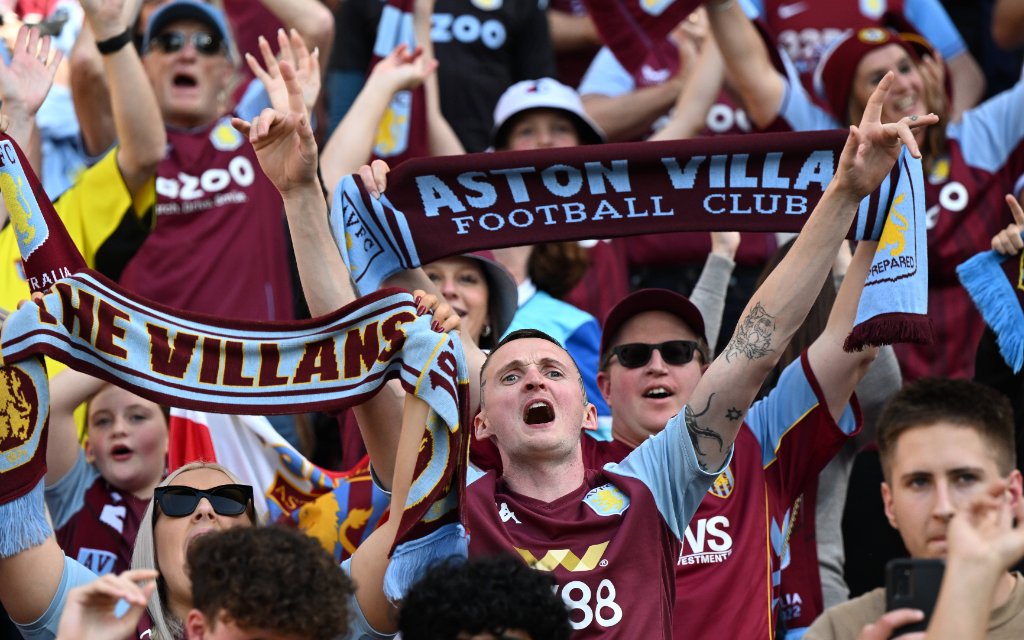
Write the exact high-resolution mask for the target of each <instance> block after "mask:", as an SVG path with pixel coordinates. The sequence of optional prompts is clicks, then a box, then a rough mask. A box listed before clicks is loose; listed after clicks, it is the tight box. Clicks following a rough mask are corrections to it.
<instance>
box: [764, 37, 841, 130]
mask: <svg viewBox="0 0 1024 640" xmlns="http://www.w3.org/2000/svg"><path fill="white" fill-rule="evenodd" d="M782 62H783V64H784V65H785V67H786V75H785V76H783V78H782V82H783V85H784V88H783V91H782V103H781V104H780V105H779V116H780V117H781V118H782V119H783V120H785V121H786V123H787V124H788V125H789V126H790V127H791V128H792V129H793V130H794V131H822V130H825V129H839V128H842V125H841V124H840V123H839V122H836V119H835V118H833V117H832V116H831V115H830V114H829V113H828V112H827V111H825V110H824V109H822V108H821V107H819V106H818V105H817V104H815V102H814V99H813V98H812V97H811V96H810V94H808V93H807V89H805V88H804V85H803V83H802V82H800V80H799V75H798V74H797V71H796V67H794V66H793V63H792V62H791V61H790V60H789V57H788V56H785V55H783V56H782Z"/></svg>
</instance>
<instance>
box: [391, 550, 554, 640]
mask: <svg viewBox="0 0 1024 640" xmlns="http://www.w3.org/2000/svg"><path fill="white" fill-rule="evenodd" d="M554 586H555V580H554V578H552V577H551V575H550V574H546V573H541V572H539V571H534V570H533V569H531V568H530V567H528V566H526V564H524V563H523V560H522V559H521V558H518V557H516V556H494V557H485V558H473V559H471V560H469V561H465V560H462V559H457V558H453V559H449V560H447V561H445V562H442V563H440V564H438V565H435V566H434V567H432V568H431V569H430V570H429V571H427V573H426V574H425V575H424V576H423V577H422V578H420V580H419V581H417V582H416V584H414V585H413V586H412V588H411V589H410V590H409V594H408V595H407V596H406V598H405V600H403V601H402V606H401V609H399V611H398V629H399V630H400V631H401V632H402V638H403V639H404V640H455V638H457V637H458V635H459V633H467V634H478V633H491V634H492V635H494V636H495V637H497V638H502V637H503V634H504V633H505V632H507V631H511V630H513V629H515V630H519V631H525V632H527V633H528V634H530V637H531V638H532V639H533V640H568V638H569V635H570V633H571V632H572V629H571V627H570V626H569V611H568V609H566V607H565V604H564V603H563V602H562V599H561V598H560V597H559V596H558V595H557V594H556V593H555V592H554Z"/></svg>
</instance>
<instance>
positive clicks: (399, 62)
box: [369, 44, 437, 92]
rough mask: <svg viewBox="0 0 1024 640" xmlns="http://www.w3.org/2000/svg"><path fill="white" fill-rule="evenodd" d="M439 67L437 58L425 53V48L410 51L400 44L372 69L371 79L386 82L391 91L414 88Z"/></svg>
mask: <svg viewBox="0 0 1024 640" xmlns="http://www.w3.org/2000/svg"><path fill="white" fill-rule="evenodd" d="M436 69H437V60H435V59H434V58H428V57H427V56H424V55H423V49H421V48H420V47H416V49H414V50H412V51H409V47H408V46H406V45H405V44H400V45H398V46H397V47H395V48H394V50H392V51H391V53H389V54H388V55H386V56H385V57H383V58H381V60H380V62H378V63H377V64H375V65H374V66H373V69H372V70H371V71H370V78H369V79H370V80H372V81H377V82H384V83H386V85H387V88H388V90H389V91H392V92H395V91H404V90H407V89H414V88H416V87H418V86H420V85H421V84H423V82H424V81H425V80H426V79H427V77H428V76H430V74H432V73H434V71H435V70H436Z"/></svg>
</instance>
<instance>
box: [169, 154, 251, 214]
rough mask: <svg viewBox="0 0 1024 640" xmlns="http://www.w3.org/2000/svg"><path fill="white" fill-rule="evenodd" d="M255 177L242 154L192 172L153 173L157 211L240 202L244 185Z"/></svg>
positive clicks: (189, 210)
mask: <svg viewBox="0 0 1024 640" xmlns="http://www.w3.org/2000/svg"><path fill="white" fill-rule="evenodd" d="M255 180H256V170H255V169H254V168H253V166H252V162H251V161H250V160H249V158H247V157H245V156H235V157H234V158H232V159H231V161H230V162H229V163H228V166H227V168H226V169H222V168H220V167H214V168H211V169H207V170H205V171H203V172H202V173H201V174H200V175H198V176H194V175H192V174H189V173H185V172H184V171H181V172H179V173H178V175H177V177H174V178H171V177H165V176H157V178H156V193H157V196H159V198H158V201H157V204H156V213H157V215H168V214H179V213H199V212H202V211H205V210H207V209H211V208H213V207H221V206H226V205H231V204H244V203H246V202H248V200H249V196H248V194H246V192H245V190H244V189H245V188H246V187H249V186H251V185H252V184H253V182H255Z"/></svg>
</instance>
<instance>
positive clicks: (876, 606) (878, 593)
mask: <svg viewBox="0 0 1024 640" xmlns="http://www.w3.org/2000/svg"><path fill="white" fill-rule="evenodd" d="M883 613H885V589H884V588H882V587H879V588H877V589H874V590H872V591H868V592H867V593H865V594H863V595H860V596H857V597H856V598H851V599H850V600H848V601H846V602H844V603H842V604H837V605H836V606H834V607H829V608H828V609H826V610H825V611H824V613H822V614H821V615H820V616H818V619H817V620H815V621H814V624H812V625H811V627H810V629H808V631H807V634H806V635H805V636H804V638H806V639H807V640H847V639H848V640H855V639H856V638H857V636H858V635H860V631H861V629H863V628H864V625H866V624H871V623H873V622H875V621H876V620H878V618H879V617H880V616H881V615H882V614H883Z"/></svg>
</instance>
